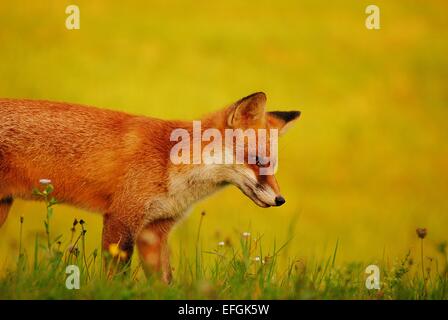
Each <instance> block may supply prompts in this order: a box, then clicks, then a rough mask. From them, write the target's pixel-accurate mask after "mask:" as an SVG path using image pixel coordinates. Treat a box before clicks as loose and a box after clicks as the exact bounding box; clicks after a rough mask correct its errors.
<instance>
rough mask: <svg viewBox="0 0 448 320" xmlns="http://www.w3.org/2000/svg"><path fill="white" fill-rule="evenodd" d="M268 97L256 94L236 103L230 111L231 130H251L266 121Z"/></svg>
mask: <svg viewBox="0 0 448 320" xmlns="http://www.w3.org/2000/svg"><path fill="white" fill-rule="evenodd" d="M265 109H266V95H265V94H264V93H263V92H256V93H253V94H251V95H250V96H247V97H244V98H243V99H241V100H239V101H237V102H235V103H234V104H233V105H232V106H230V108H229V109H228V115H227V125H228V126H229V127H231V128H250V127H253V126H256V125H260V124H262V123H264V121H265V114H266V112H265Z"/></svg>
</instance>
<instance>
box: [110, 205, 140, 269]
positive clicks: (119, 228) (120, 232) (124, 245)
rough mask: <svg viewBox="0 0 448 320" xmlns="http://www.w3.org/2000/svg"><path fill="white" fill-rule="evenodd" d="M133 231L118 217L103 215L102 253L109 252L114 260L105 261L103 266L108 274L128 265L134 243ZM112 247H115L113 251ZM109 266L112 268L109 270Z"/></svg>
mask: <svg viewBox="0 0 448 320" xmlns="http://www.w3.org/2000/svg"><path fill="white" fill-rule="evenodd" d="M134 229H135V228H133V227H132V226H131V225H130V224H128V223H126V222H124V221H123V220H122V219H120V217H116V216H115V215H113V214H106V215H104V222H103V251H105V252H110V253H111V254H112V257H113V258H114V259H113V260H112V261H111V260H110V259H106V263H105V266H106V268H108V269H109V270H108V271H109V273H112V271H113V269H121V268H124V267H125V266H127V265H128V264H129V263H130V261H131V257H132V252H133V250H134V242H135V230H134ZM113 246H115V248H114V249H113ZM118 249H119V250H118ZM108 260H109V261H108ZM112 262H114V263H112ZM111 264H112V265H113V266H114V268H111Z"/></svg>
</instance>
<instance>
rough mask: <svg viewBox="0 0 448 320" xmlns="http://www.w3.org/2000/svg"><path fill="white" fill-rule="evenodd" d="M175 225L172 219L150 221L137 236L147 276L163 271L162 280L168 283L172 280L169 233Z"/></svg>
mask: <svg viewBox="0 0 448 320" xmlns="http://www.w3.org/2000/svg"><path fill="white" fill-rule="evenodd" d="M173 225H174V220H172V219H162V220H158V221H155V222H152V223H149V224H147V225H146V226H145V227H144V228H143V229H142V230H141V232H140V234H139V235H138V238H137V247H138V251H139V254H140V259H141V261H142V264H143V269H144V271H145V274H146V276H147V277H148V276H150V275H151V274H153V273H161V276H162V280H163V281H164V282H166V283H170V282H171V280H172V271H171V265H170V252H169V247H168V234H169V232H170V230H171V228H172V226H173Z"/></svg>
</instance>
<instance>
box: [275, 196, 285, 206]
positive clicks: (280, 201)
mask: <svg viewBox="0 0 448 320" xmlns="http://www.w3.org/2000/svg"><path fill="white" fill-rule="evenodd" d="M285 202H286V200H285V198H283V197H282V196H276V197H275V205H276V206H281V205H282V204H284V203H285Z"/></svg>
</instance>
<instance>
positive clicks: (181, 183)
mask: <svg viewBox="0 0 448 320" xmlns="http://www.w3.org/2000/svg"><path fill="white" fill-rule="evenodd" d="M224 185H225V182H224V180H223V176H222V174H220V173H219V171H217V167H216V166H214V165H197V166H192V167H191V168H189V169H188V170H186V171H178V172H173V173H171V174H170V176H169V182H168V192H167V193H166V194H163V195H160V196H157V197H156V198H155V199H151V201H149V202H148V204H147V220H148V222H151V221H154V220H158V219H179V218H181V217H183V216H184V214H185V213H186V212H187V211H188V210H189V209H190V207H191V205H193V204H194V203H195V202H197V201H199V200H201V199H202V198H204V197H206V196H208V195H210V194H212V193H213V192H215V191H217V190H219V189H220V188H222V187H223V186H224Z"/></svg>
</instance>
